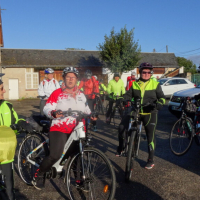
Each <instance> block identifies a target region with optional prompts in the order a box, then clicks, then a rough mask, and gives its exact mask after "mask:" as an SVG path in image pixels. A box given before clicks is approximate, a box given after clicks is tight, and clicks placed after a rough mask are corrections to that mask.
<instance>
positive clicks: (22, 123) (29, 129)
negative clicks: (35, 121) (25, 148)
mask: <svg viewBox="0 0 200 200" xmlns="http://www.w3.org/2000/svg"><path fill="white" fill-rule="evenodd" d="M18 125H19V126H21V127H22V128H23V129H24V130H25V131H27V132H29V133H30V132H32V131H33V127H32V126H31V125H30V124H29V123H27V122H26V121H23V120H20V121H19V122H18Z"/></svg>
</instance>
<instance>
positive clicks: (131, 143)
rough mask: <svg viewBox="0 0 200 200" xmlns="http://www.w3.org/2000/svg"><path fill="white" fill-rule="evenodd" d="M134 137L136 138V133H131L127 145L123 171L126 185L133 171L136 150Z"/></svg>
mask: <svg viewBox="0 0 200 200" xmlns="http://www.w3.org/2000/svg"><path fill="white" fill-rule="evenodd" d="M135 137H136V131H132V132H131V136H130V140H129V143H128V152H127V159H126V169H125V181H126V182H127V183H128V182H129V181H130V180H131V175H132V171H133V162H134V150H135V149H136V147H135V145H136V143H135Z"/></svg>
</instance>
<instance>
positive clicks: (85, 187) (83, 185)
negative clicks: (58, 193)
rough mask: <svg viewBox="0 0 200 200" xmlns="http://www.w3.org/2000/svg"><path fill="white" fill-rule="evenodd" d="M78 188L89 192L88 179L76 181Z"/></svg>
mask: <svg viewBox="0 0 200 200" xmlns="http://www.w3.org/2000/svg"><path fill="white" fill-rule="evenodd" d="M76 188H77V189H78V190H82V191H83V192H89V184H88V183H87V182H86V181H80V180H77V181H76Z"/></svg>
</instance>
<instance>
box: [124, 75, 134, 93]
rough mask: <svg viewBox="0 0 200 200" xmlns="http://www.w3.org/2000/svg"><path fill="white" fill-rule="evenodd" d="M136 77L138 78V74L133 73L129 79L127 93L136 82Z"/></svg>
mask: <svg viewBox="0 0 200 200" xmlns="http://www.w3.org/2000/svg"><path fill="white" fill-rule="evenodd" d="M135 76H136V73H135V72H131V76H128V77H127V85H126V91H128V90H129V89H130V88H131V86H132V83H133V81H135V80H136V78H135Z"/></svg>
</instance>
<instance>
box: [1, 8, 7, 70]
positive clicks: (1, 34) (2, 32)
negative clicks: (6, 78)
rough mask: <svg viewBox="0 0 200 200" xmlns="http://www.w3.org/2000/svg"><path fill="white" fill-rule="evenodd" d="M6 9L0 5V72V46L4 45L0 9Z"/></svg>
mask: <svg viewBox="0 0 200 200" xmlns="http://www.w3.org/2000/svg"><path fill="white" fill-rule="evenodd" d="M2 10H6V9H1V7H0V73H2V66H1V47H3V46H4V44H3V31H2V20H1V11H2Z"/></svg>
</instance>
